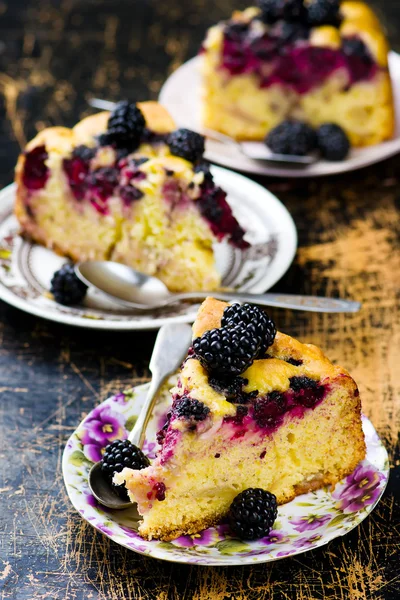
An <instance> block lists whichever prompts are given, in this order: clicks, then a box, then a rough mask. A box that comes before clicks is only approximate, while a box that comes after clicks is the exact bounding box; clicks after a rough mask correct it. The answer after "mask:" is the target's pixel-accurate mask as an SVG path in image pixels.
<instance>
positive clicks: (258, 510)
mask: <svg viewBox="0 0 400 600" xmlns="http://www.w3.org/2000/svg"><path fill="white" fill-rule="evenodd" d="M277 515H278V506H277V502H276V496H274V494H271V492H267V491H266V490H263V489H261V488H248V489H247V490H244V492H241V493H240V494H238V495H237V496H236V497H235V498H234V500H233V502H232V504H231V506H230V509H229V513H228V520H229V525H230V528H231V530H232V532H233V533H234V534H235V535H237V536H238V537H239V538H240V539H242V540H258V539H260V538H262V537H265V536H266V535H268V534H269V532H270V531H271V529H272V527H273V524H274V523H275V520H276V517H277Z"/></svg>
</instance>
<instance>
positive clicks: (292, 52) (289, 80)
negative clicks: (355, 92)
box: [221, 22, 378, 94]
mask: <svg viewBox="0 0 400 600" xmlns="http://www.w3.org/2000/svg"><path fill="white" fill-rule="evenodd" d="M234 25H236V24H231V25H228V26H227V27H226V29H225V31H224V41H223V46H222V61H221V66H222V68H224V69H226V70H227V71H228V72H229V73H230V75H242V74H248V73H255V74H256V75H257V76H258V77H259V81H260V87H261V88H264V87H270V86H271V85H274V84H280V85H284V86H287V87H289V88H291V89H293V90H295V91H296V92H297V93H298V94H306V93H307V92H309V91H310V90H311V89H313V88H314V87H316V86H318V85H321V84H322V83H323V82H324V81H325V80H326V79H327V78H328V77H329V76H330V75H331V74H332V73H333V72H335V71H337V70H338V69H343V70H345V71H346V72H347V74H348V85H352V84H354V83H356V82H358V81H365V80H369V79H371V78H372V77H374V75H375V74H376V72H377V70H378V66H377V64H376V63H375V61H374V60H373V58H372V56H371V54H370V53H369V51H368V49H367V48H366V46H365V44H364V43H363V42H362V41H361V40H358V39H357V38H350V39H351V40H352V41H351V42H350V41H349V40H344V42H343V47H342V48H341V49H339V50H335V49H332V48H320V47H316V46H310V45H308V44H307V43H306V42H307V39H308V36H309V29H307V28H306V27H305V26H304V24H301V23H286V22H278V23H277V24H275V25H274V26H273V27H272V28H271V29H269V31H268V32H264V33H263V34H261V35H258V36H255V35H254V31H253V30H252V28H251V27H250V24H240V25H241V26H240V27H235V26H234ZM355 40H356V41H355Z"/></svg>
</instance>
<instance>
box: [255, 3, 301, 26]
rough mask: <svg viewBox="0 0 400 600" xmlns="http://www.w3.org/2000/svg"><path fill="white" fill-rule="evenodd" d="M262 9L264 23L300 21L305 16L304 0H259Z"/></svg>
mask: <svg viewBox="0 0 400 600" xmlns="http://www.w3.org/2000/svg"><path fill="white" fill-rule="evenodd" d="M257 4H258V6H259V7H260V9H261V19H262V20H263V21H264V23H268V24H271V23H275V22H276V21H279V20H280V19H283V20H284V21H300V20H302V19H303V18H304V16H305V13H306V11H305V7H304V3H303V0H258V1H257Z"/></svg>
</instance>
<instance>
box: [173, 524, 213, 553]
mask: <svg viewBox="0 0 400 600" xmlns="http://www.w3.org/2000/svg"><path fill="white" fill-rule="evenodd" d="M221 539H223V537H222V535H221V534H220V533H218V531H217V529H215V527H210V528H209V529H204V530H203V531H201V532H200V533H195V534H194V535H181V536H180V537H178V538H176V539H175V540H173V542H172V543H173V544H175V545H176V546H182V547H184V548H193V546H210V545H211V544H215V543H216V542H219V541H220V540H221Z"/></svg>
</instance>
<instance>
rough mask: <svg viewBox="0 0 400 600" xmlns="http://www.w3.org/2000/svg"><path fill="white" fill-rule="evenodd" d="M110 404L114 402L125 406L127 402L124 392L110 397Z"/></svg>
mask: <svg viewBox="0 0 400 600" xmlns="http://www.w3.org/2000/svg"><path fill="white" fill-rule="evenodd" d="M111 402H115V403H116V404H126V402H127V401H126V396H125V394H124V392H119V393H118V394H115V396H112V398H111Z"/></svg>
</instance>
